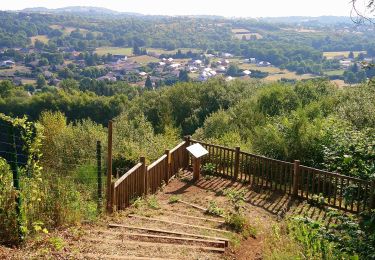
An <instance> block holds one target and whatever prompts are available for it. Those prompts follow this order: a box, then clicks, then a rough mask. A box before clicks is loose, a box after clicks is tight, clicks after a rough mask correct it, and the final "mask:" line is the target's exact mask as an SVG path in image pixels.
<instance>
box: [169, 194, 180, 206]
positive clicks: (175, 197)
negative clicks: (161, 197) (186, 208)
mask: <svg viewBox="0 0 375 260" xmlns="http://www.w3.org/2000/svg"><path fill="white" fill-rule="evenodd" d="M180 199H181V197H180V196H178V195H172V196H170V197H169V203H170V204H173V203H177V202H178V201H179V200H180Z"/></svg>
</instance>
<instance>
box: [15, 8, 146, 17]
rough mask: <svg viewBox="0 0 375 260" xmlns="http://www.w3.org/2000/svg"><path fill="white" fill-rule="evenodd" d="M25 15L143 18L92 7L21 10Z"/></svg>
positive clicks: (129, 13) (134, 14)
mask: <svg viewBox="0 0 375 260" xmlns="http://www.w3.org/2000/svg"><path fill="white" fill-rule="evenodd" d="M20 12H25V13H64V14H66V13H70V14H86V15H133V16H141V15H142V14H139V13H131V12H117V11H114V10H111V9H107V8H103V7H92V6H68V7H63V8H56V9H48V8H45V7H33V8H26V9H23V10H20Z"/></svg>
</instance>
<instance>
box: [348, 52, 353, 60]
mask: <svg viewBox="0 0 375 260" xmlns="http://www.w3.org/2000/svg"><path fill="white" fill-rule="evenodd" d="M348 58H349V59H354V53H353V52H352V51H351V52H349V56H348Z"/></svg>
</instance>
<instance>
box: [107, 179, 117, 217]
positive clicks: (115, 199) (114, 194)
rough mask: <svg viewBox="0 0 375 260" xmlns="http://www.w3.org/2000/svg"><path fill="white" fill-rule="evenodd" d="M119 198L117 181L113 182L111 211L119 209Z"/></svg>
mask: <svg viewBox="0 0 375 260" xmlns="http://www.w3.org/2000/svg"><path fill="white" fill-rule="evenodd" d="M117 206H118V205H117V198H116V188H115V182H112V183H111V203H110V209H109V211H110V212H111V213H112V212H115V211H116V210H117Z"/></svg>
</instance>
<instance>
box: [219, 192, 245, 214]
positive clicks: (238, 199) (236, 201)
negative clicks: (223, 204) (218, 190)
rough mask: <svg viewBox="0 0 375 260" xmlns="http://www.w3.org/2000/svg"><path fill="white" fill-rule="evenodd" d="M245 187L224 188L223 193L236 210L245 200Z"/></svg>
mask: <svg viewBox="0 0 375 260" xmlns="http://www.w3.org/2000/svg"><path fill="white" fill-rule="evenodd" d="M246 192H247V190H246V189H240V190H236V189H224V190H223V194H224V195H225V196H226V197H227V198H228V199H229V200H230V201H231V202H232V204H233V206H234V208H235V210H236V211H239V210H240V209H241V208H242V207H243V202H244V201H245V196H246Z"/></svg>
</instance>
